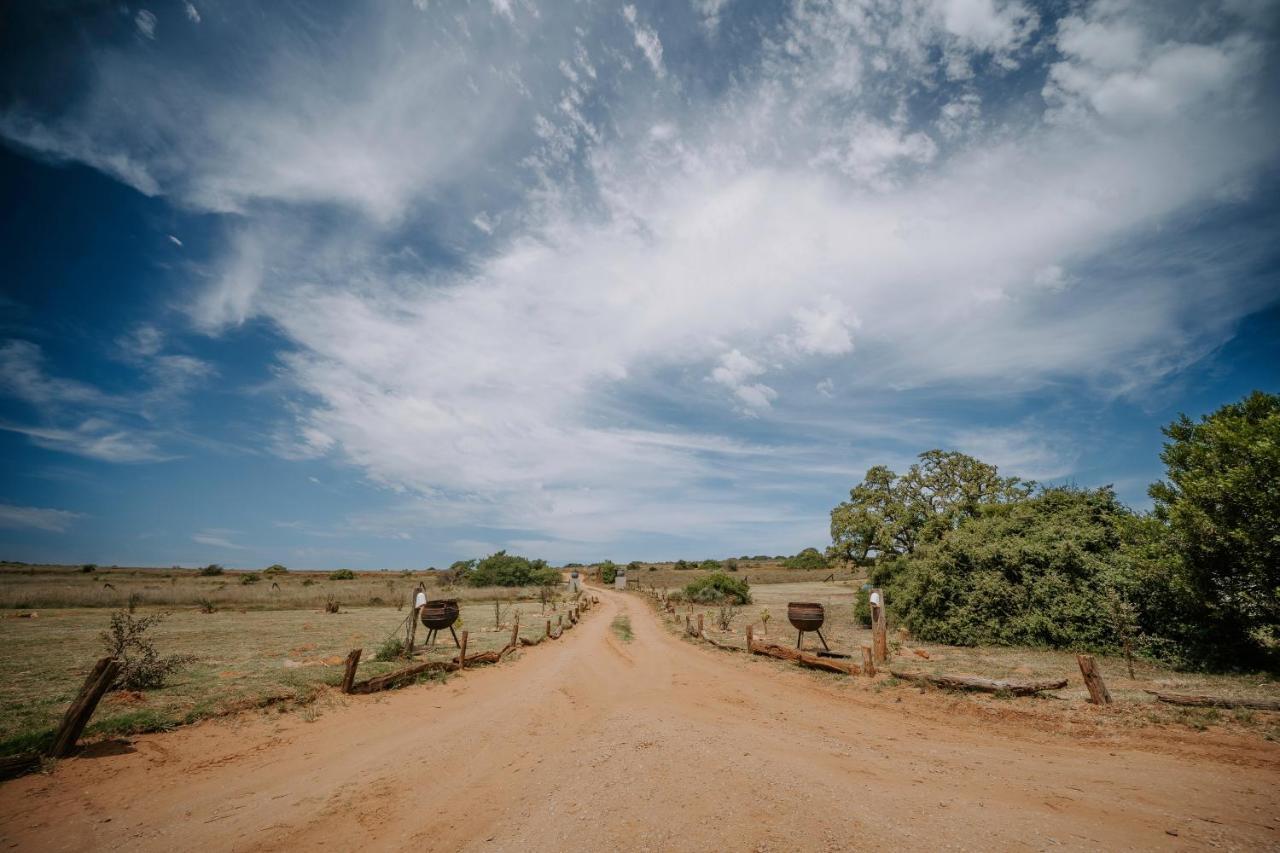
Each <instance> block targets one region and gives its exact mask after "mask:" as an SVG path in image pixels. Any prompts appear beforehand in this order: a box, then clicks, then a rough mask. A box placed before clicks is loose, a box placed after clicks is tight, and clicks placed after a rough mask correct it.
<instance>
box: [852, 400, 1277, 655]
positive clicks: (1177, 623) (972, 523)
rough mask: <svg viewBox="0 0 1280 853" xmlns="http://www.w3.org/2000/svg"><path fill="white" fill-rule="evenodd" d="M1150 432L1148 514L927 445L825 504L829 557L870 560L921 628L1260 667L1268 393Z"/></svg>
mask: <svg viewBox="0 0 1280 853" xmlns="http://www.w3.org/2000/svg"><path fill="white" fill-rule="evenodd" d="M1163 433H1164V435H1165V437H1166V441H1165V444H1164V450H1163V452H1162V453H1161V456H1160V458H1161V460H1162V461H1163V462H1164V463H1165V466H1166V469H1167V470H1166V476H1165V479H1164V480H1162V481H1160V482H1158V483H1155V484H1153V485H1152V486H1151V487H1150V489H1149V490H1148V491H1149V494H1150V496H1151V498H1152V500H1153V502H1154V509H1153V511H1152V512H1150V513H1140V512H1135V511H1133V510H1132V509H1130V508H1128V507H1126V506H1125V505H1124V504H1122V503H1121V502H1120V501H1119V500H1118V499H1117V498H1116V495H1115V493H1114V492H1113V491H1112V489H1111V488H1110V487H1104V488H1100V489H1081V488H1075V487H1069V486H1061V487H1049V488H1046V487H1040V486H1038V485H1037V484H1035V483H1031V482H1025V481H1022V480H1019V479H1017V478H1013V477H1002V476H1001V475H1000V473H999V471H998V470H997V469H996V467H995V466H994V465H989V464H987V463H984V462H982V461H980V460H977V459H974V458H972V457H969V456H966V455H964V454H961V453H955V452H946V451H941V450H930V451H928V452H926V453H923V454H921V455H920V457H919V460H920V461H919V462H917V463H915V464H913V465H912V466H911V467H910V469H908V470H907V471H906V472H905V473H903V474H901V475H900V474H897V473H895V472H893V471H891V470H889V469H888V468H886V467H884V466H877V467H875V468H872V469H871V470H870V471H868V472H867V475H866V478H865V479H864V480H863V482H862V483H860V484H858V485H857V486H855V487H854V488H853V489H852V490H851V492H850V495H849V500H847V501H845V502H843V503H841V504H839V505H838V506H837V507H835V509H833V510H832V512H831V537H832V548H831V554H832V555H833V556H839V557H841V558H844V559H847V560H852V561H856V562H860V563H863V564H866V565H869V580H870V581H871V583H873V584H875V585H877V586H881V587H884V588H885V591H886V599H887V604H888V608H889V610H890V613H891V615H892V616H893V617H894V618H896V620H897V621H898V622H899V624H902V625H904V626H905V627H907V628H908V629H909V630H910V631H911V632H912V633H913V634H914V635H915V636H917V637H919V638H921V639H924V640H931V641H936V642H944V643H952V644H957V645H979V644H996V645H1029V646H1050V647H1054V648H1074V649H1087V650H1094V651H1100V652H1116V651H1122V650H1124V649H1126V648H1129V649H1131V650H1133V651H1134V652H1135V653H1139V654H1145V655H1147V656H1150V657H1152V658H1156V659H1160V660H1163V661H1166V662H1169V663H1174V664H1177V665H1181V666H1187V667H1206V666H1207V667H1235V666H1266V667H1269V668H1275V667H1276V666H1277V663H1278V660H1280V653H1278V652H1280V649H1278V646H1280V397H1278V396H1277V395H1274V394H1265V393H1261V392H1254V393H1253V394H1251V395H1249V396H1248V397H1246V398H1245V399H1243V400H1242V401H1240V402H1238V403H1234V404H1231V405H1227V406H1224V407H1223V408H1221V409H1219V410H1218V411H1216V412H1214V413H1213V414H1211V415H1207V416H1205V417H1204V418H1202V419H1201V420H1200V421H1199V422H1193V421H1192V420H1191V419H1189V418H1187V417H1186V416H1185V415H1183V416H1182V417H1180V418H1179V419H1178V420H1177V421H1175V422H1174V423H1172V424H1170V425H1169V426H1167V427H1165V428H1164V429H1163ZM860 607H861V608H862V613H861V614H860V615H862V617H863V618H864V619H868V618H869V614H867V613H866V612H865V608H866V604H865V602H863V603H862V604H861V605H860Z"/></svg>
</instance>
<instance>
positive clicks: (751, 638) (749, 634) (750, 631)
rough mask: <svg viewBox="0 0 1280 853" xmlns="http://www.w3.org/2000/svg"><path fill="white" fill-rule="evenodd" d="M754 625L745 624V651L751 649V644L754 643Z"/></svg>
mask: <svg viewBox="0 0 1280 853" xmlns="http://www.w3.org/2000/svg"><path fill="white" fill-rule="evenodd" d="M754 635H755V626H754V625H748V626H747V651H751V646H752V644H754V643H755V636H754Z"/></svg>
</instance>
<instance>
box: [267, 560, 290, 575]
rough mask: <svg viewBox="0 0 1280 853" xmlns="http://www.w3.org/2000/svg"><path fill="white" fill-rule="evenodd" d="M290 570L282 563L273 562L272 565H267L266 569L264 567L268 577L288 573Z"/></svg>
mask: <svg viewBox="0 0 1280 853" xmlns="http://www.w3.org/2000/svg"><path fill="white" fill-rule="evenodd" d="M288 571H289V570H288V569H286V568H285V567H284V566H282V565H280V564H279V563H273V564H271V565H270V566H267V567H266V568H265V569H263V570H262V573H263V574H264V575H266V576H267V577H274V576H276V575H283V574H286V573H287V572H288Z"/></svg>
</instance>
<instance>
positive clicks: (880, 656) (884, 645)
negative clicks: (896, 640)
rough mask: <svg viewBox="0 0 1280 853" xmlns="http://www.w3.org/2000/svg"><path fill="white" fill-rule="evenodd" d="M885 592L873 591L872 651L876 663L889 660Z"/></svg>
mask: <svg viewBox="0 0 1280 853" xmlns="http://www.w3.org/2000/svg"><path fill="white" fill-rule="evenodd" d="M884 603H885V602H884V590H882V589H880V588H878V587H877V588H876V589H873V590H871V651H872V654H873V656H874V658H875V661H876V663H884V662H885V661H887V660H888V659H889V620H888V619H886V618H885V613H884Z"/></svg>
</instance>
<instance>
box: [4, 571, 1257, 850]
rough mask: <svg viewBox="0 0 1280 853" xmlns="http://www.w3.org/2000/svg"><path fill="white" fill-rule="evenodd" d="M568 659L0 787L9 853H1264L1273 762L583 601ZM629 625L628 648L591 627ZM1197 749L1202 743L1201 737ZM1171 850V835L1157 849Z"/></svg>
mask: <svg viewBox="0 0 1280 853" xmlns="http://www.w3.org/2000/svg"><path fill="white" fill-rule="evenodd" d="M599 594H600V596H601V599H602V606H600V607H598V608H596V609H595V610H593V611H592V612H591V614H590V615H589V617H588V618H587V619H586V620H585V621H584V622H583V623H582V624H580V625H579V626H578V627H577V628H576V629H575V630H574V631H572V632H570V633H568V634H566V635H565V637H564V639H563V640H561V641H559V642H556V643H551V644H547V645H542V646H539V647H537V648H533V649H530V650H528V651H527V652H526V653H524V655H523V658H522V659H521V660H519V661H517V662H515V663H514V664H509V665H503V666H502V667H499V668H489V669H485V670H479V671H475V672H470V673H468V674H467V675H466V676H465V677H462V678H456V679H453V680H451V681H450V682H449V683H448V684H447V685H444V686H432V687H414V688H409V689H406V690H403V691H400V692H396V693H389V694H382V695H381V696H377V697H359V698H352V699H351V700H349V701H346V703H345V706H344V707H340V708H335V709H332V710H329V711H327V712H325V713H324V714H323V715H321V716H320V717H319V718H318V719H317V720H315V721H314V722H310V723H308V722H305V721H304V720H302V719H300V718H299V717H298V716H297V715H293V714H290V715H281V718H280V719H278V720H264V719H262V718H259V717H252V718H241V719H239V720H230V721H220V722H213V723H206V724H203V725H200V726H195V727H192V728H189V729H184V730H180V731H178V732H174V733H171V734H167V735H152V736H145V737H140V738H137V739H136V741H135V742H134V744H133V747H132V749H133V751H131V752H126V753H123V754H102V751H101V750H99V751H97V752H95V753H91V757H85V758H78V759H74V760H70V761H65V762H62V763H61V764H60V765H59V766H58V767H57V769H56V770H55V771H54V773H53V774H52V775H50V776H43V775H36V776H29V777H26V778H24V779H21V780H18V781H15V782H11V783H8V784H5V785H3V786H0V845H3V846H5V847H15V848H16V849H25V850H87V849H126V850H135V849H137V850H200V851H202V853H211V852H212V851H220V850H277V849H280V850H283V849H290V850H302V849H310V848H313V847H316V846H323V847H325V848H326V849H331V850H354V849H363V850H400V849H412V850H416V851H422V850H522V851H530V850H556V851H558V850H592V851H603V850H613V849H625V850H695V849H696V850H704V851H705V850H845V849H864V848H869V847H871V846H873V845H875V846H883V847H899V848H904V849H928V850H940V849H947V848H949V847H950V848H953V849H1050V848H1052V849H1059V848H1065V849H1122V848H1128V849H1183V848H1192V847H1206V846H1210V845H1213V846H1218V847H1223V848H1228V849H1230V848H1236V849H1267V848H1275V847H1277V846H1280V747H1277V746H1276V745H1274V744H1267V743H1263V742H1261V741H1258V740H1256V739H1255V740H1249V741H1247V742H1246V741H1240V742H1233V741H1229V740H1222V742H1217V741H1214V742H1213V743H1212V744H1211V747H1212V748H1205V749H1199V750H1196V751H1188V750H1182V751H1181V754H1179V748H1175V747H1171V746H1170V745H1169V744H1168V743H1159V742H1157V741H1156V737H1157V736H1156V735H1154V734H1152V733H1151V732H1150V730H1139V731H1136V732H1133V733H1130V734H1126V735H1123V736H1122V739H1112V740H1109V741H1107V742H1105V743H1103V742H1092V743H1080V742H1079V741H1077V740H1074V739H1072V738H1070V737H1068V736H1066V735H1065V734H1062V733H1054V732H1045V731H1042V730H1040V729H1038V728H1034V727H1030V726H1026V725H1023V726H1019V725H1017V724H1016V723H1010V724H1008V725H1000V726H994V725H984V724H981V723H980V721H979V720H977V719H975V718H974V717H971V716H966V715H964V714H959V715H956V714H955V713H954V712H949V711H944V708H943V704H942V703H943V702H944V700H942V699H941V698H939V697H938V696H936V695H929V696H921V695H918V694H917V693H916V692H915V691H913V690H910V689H906V688H897V689H890V690H886V691H884V692H883V693H879V694H877V693H872V692H867V691H862V692H856V693H855V692H851V691H849V690H847V689H842V687H841V686H840V685H838V684H836V683H834V682H830V681H824V680H823V679H821V678H815V677H813V676H812V675H809V674H806V673H803V672H799V671H795V670H789V669H784V668H780V667H778V666H775V665H774V664H773V663H771V662H766V661H762V660H746V659H744V658H743V657H742V656H739V655H729V654H726V653H724V652H716V651H714V650H710V649H703V648H698V647H695V646H692V645H690V644H688V643H685V642H683V641H682V640H680V639H678V638H676V637H673V636H671V635H670V634H668V633H667V632H666V631H665V630H664V628H663V627H662V625H661V624H660V623H659V622H658V621H657V618H656V617H655V616H654V615H653V614H652V613H651V611H650V610H649V608H648V606H647V605H646V603H645V602H643V601H641V600H639V599H637V598H634V597H630V596H627V595H625V594H622V593H613V592H603V591H601V592H600V593H599ZM618 613H625V614H628V615H629V616H630V620H631V625H632V630H633V632H634V639H633V640H632V641H631V642H629V643H624V642H622V641H621V640H619V639H618V638H617V637H616V636H615V635H614V634H613V632H612V631H610V629H609V625H610V621H611V619H612V618H613V616H615V615H616V614H618ZM1203 737H1206V738H1210V739H1212V738H1213V737H1214V736H1213V734H1212V733H1208V734H1205V735H1203ZM1173 833H1176V835H1175V834H1173Z"/></svg>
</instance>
